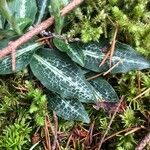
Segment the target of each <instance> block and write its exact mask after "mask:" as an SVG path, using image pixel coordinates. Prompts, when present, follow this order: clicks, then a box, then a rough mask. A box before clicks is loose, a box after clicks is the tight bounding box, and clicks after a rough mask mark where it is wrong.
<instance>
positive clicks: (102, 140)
mask: <svg viewBox="0 0 150 150" xmlns="http://www.w3.org/2000/svg"><path fill="white" fill-rule="evenodd" d="M123 99H124V97H123V96H122V97H121V100H120V102H119V103H118V106H117V108H116V110H115V112H114V114H113V116H112V118H111V120H110V122H109V125H108V128H107V130H106V131H105V133H104V135H103V137H102V138H101V141H100V143H99V146H98V149H97V150H100V149H101V146H102V144H103V142H104V139H105V137H106V135H107V133H108V131H109V130H110V127H111V124H112V122H113V120H114V118H115V116H116V114H117V112H118V109H119V107H120V105H121V103H122V101H123Z"/></svg>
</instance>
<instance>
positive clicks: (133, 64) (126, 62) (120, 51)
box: [82, 42, 150, 73]
mask: <svg viewBox="0 0 150 150" xmlns="http://www.w3.org/2000/svg"><path fill="white" fill-rule="evenodd" d="M106 45H107V44H106V43H105V42H102V43H100V42H99V43H98V42H91V43H87V44H84V45H83V46H82V50H83V54H84V56H85V66H84V67H85V68H87V69H90V70H92V71H96V72H104V71H107V70H108V69H109V68H110V65H109V64H110V62H109V60H107V61H106V62H105V63H104V65H102V66H101V67H99V64H100V62H101V61H102V60H103V57H104V56H105V53H104V52H103V49H104V48H105V46H106ZM106 47H107V46H106ZM117 63H118V65H117V66H116V67H115V68H114V69H113V70H112V71H111V73H126V72H128V71H131V70H142V69H147V68H150V61H148V60H146V59H145V58H144V57H143V56H141V55H140V54H139V53H138V52H136V51H135V50H134V49H133V48H131V47H130V46H129V45H127V44H123V43H120V42H117V43H116V48H115V52H114V55H113V58H112V66H113V65H115V64H117Z"/></svg>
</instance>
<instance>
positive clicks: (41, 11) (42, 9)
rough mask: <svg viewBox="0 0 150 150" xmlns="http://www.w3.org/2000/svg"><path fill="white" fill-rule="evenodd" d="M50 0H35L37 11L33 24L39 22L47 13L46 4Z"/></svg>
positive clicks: (47, 4)
mask: <svg viewBox="0 0 150 150" xmlns="http://www.w3.org/2000/svg"><path fill="white" fill-rule="evenodd" d="M50 1H51V0H37V6H38V12H37V15H36V21H35V24H39V23H41V21H42V20H43V19H44V18H45V17H46V15H47V14H48V6H49V3H50Z"/></svg>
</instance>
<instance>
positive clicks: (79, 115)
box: [48, 95, 90, 123]
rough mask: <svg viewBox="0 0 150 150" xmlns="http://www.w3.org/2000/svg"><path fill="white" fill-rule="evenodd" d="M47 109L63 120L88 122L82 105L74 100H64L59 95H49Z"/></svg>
mask: <svg viewBox="0 0 150 150" xmlns="http://www.w3.org/2000/svg"><path fill="white" fill-rule="evenodd" d="M48 107H49V108H50V109H52V110H53V111H55V112H56V114H57V115H58V116H60V117H62V118H63V119H66V120H77V121H83V122H85V123H89V122H90V119H89V117H88V114H87V112H86V111H85V109H84V107H83V105H82V104H81V102H79V101H78V100H76V99H65V98H62V97H60V96H59V95H55V96H52V95H49V96H48Z"/></svg>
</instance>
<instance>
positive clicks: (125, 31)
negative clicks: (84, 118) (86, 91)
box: [0, 0, 150, 150]
mask: <svg viewBox="0 0 150 150" xmlns="http://www.w3.org/2000/svg"><path fill="white" fill-rule="evenodd" d="M149 5H150V2H148V1H146V0H138V1H134V0H133V1H130V0H124V1H122V0H121V1H119V0H112V1H110V0H109V1H106V0H104V1H101V0H95V1H92V0H87V1H85V3H84V4H83V5H81V7H80V8H77V10H76V11H75V16H74V17H72V16H70V18H71V19H70V20H71V21H70V23H69V24H67V25H66V27H67V28H64V32H66V33H67V36H68V38H76V37H78V38H80V39H81V40H82V41H83V42H88V41H92V40H99V38H100V37H107V38H108V39H109V40H110V44H111V42H112V39H113V36H114V33H115V30H116V28H118V33H117V40H118V41H121V42H124V43H128V44H130V45H131V46H132V47H134V48H136V50H137V51H139V52H140V53H142V54H143V55H145V57H147V58H148V59H149V58H150V43H149V39H150V19H149V15H150V7H149ZM68 27H69V29H70V30H68ZM105 79H106V80H107V81H108V82H109V83H111V85H112V86H113V87H114V88H115V90H116V91H117V94H118V96H119V97H120V98H121V97H122V95H124V99H123V103H122V104H121V107H120V108H119V111H118V112H117V114H116V115H115V118H114V119H113V122H112V124H111V127H110V129H109V131H108V133H107V135H106V137H105V139H104V141H103V144H102V149H105V150H109V149H116V150H134V149H135V147H136V146H137V144H138V142H139V141H141V139H142V138H143V137H144V136H145V135H146V134H147V132H149V130H150V72H149V70H143V71H131V72H129V73H126V74H117V75H113V76H110V75H107V76H105ZM85 107H86V110H87V111H88V113H89V116H90V119H91V122H90V123H89V124H83V123H81V122H76V121H65V120H63V119H61V118H59V117H58V118H57V117H56V115H55V113H54V112H52V111H50V110H48V108H47V97H46V96H45V88H44V87H43V86H42V85H41V84H40V83H39V82H38V81H37V79H35V78H34V76H33V75H32V73H31V72H30V68H27V69H25V70H24V71H21V72H18V73H16V74H13V75H6V76H0V149H1V150H5V149H6V150H26V149H27V150H28V149H30V148H33V147H34V146H35V148H34V149H37V150H43V149H45V150H46V149H48V148H50V146H52V147H54V148H55V147H57V148H58V149H59V148H60V149H62V150H70V149H75V150H84V149H89V150H92V149H93V150H94V149H96V147H98V145H99V144H100V141H101V138H102V136H103V135H104V134H105V132H106V130H107V129H108V126H109V123H110V121H111V118H112V116H113V113H114V111H115V110H116V107H117V106H116V105H115V104H114V105H113V104H112V105H108V104H105V103H101V104H99V105H96V106H95V105H94V106H93V105H92V104H90V105H85ZM56 139H57V140H56ZM48 141H50V143H49V142H48ZM146 149H147V150H149V149H150V145H147V147H146Z"/></svg>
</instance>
